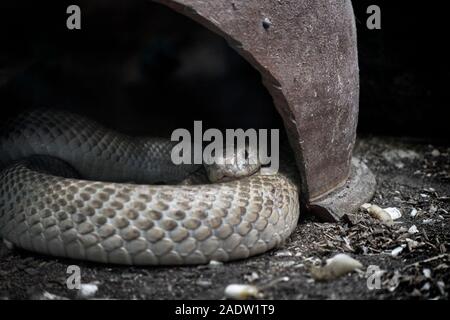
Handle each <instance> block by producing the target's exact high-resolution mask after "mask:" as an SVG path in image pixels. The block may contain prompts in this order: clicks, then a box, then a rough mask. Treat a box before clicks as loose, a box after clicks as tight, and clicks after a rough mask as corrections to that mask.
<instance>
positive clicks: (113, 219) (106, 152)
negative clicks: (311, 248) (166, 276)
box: [0, 109, 300, 266]
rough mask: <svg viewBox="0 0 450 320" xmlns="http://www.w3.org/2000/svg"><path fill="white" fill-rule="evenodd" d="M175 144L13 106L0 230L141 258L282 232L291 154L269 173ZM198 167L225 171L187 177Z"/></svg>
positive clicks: (286, 223)
mask: <svg viewBox="0 0 450 320" xmlns="http://www.w3.org/2000/svg"><path fill="white" fill-rule="evenodd" d="M173 146H174V142H172V141H170V139H166V138H157V137H135V136H130V135H126V134H124V133H120V132H117V131H114V130H112V129H110V128H108V127H107V126H104V125H102V124H100V123H99V122H96V121H94V120H92V119H89V118H87V117H84V116H82V115H79V114H76V113H72V112H69V111H62V110H47V109H44V110H42V109H35V110H31V111H26V112H22V113H20V114H19V115H17V116H15V117H12V118H11V119H9V120H8V121H6V122H5V124H4V125H3V126H2V127H1V129H0V170H1V171H0V238H3V240H4V241H7V242H9V243H11V244H12V245H13V246H15V247H18V248H21V249H24V250H26V251H31V252H35V253H37V254H42V255H49V256H53V257H60V258H69V259H76V260H83V261H91V262H97V263H107V264H119V265H144V266H145V265H150V266H151V265H198V264H207V263H209V262H211V261H212V260H215V261H221V262H226V261H231V260H240V259H245V258H247V257H250V256H255V255H258V254H262V253H264V252H267V251H269V250H271V249H273V248H276V247H279V246H280V245H281V244H283V243H284V242H285V240H286V239H287V238H288V237H289V236H290V235H291V234H292V232H293V231H294V229H295V227H296V225H297V222H298V219H299V214H300V206H299V183H298V181H299V179H298V177H297V170H296V169H295V163H293V162H292V160H291V159H290V158H289V157H287V158H286V159H287V160H283V159H280V169H279V170H278V172H276V173H273V174H262V173H261V170H260V169H257V170H255V169H254V168H252V170H251V172H248V173H247V172H244V174H243V173H242V170H243V169H242V168H243V166H237V169H238V172H237V171H236V167H233V170H228V171H227V170H224V169H223V168H222V172H220V168H217V166H216V167H214V166H212V167H209V168H207V169H208V170H204V169H205V168H204V166H199V165H189V164H183V165H175V164H174V163H173V161H171V150H172V149H173ZM294 162H295V161H294ZM244 167H245V166H244ZM244 169H245V168H244ZM202 170H203V174H201V173H199V172H201V171H202ZM217 170H219V172H218V171H217ZM239 170H240V171H239ZM204 172H206V177H208V172H209V173H211V174H210V176H213V177H216V178H217V177H219V178H220V177H224V176H227V177H226V178H227V179H223V180H217V179H216V181H209V180H208V179H206V180H202V179H198V181H195V180H196V179H191V178H192V177H195V176H204ZM230 172H231V173H230Z"/></svg>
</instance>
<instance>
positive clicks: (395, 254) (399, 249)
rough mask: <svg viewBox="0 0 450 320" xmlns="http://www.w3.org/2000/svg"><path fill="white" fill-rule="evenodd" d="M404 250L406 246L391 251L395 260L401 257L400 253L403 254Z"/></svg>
mask: <svg viewBox="0 0 450 320" xmlns="http://www.w3.org/2000/svg"><path fill="white" fill-rule="evenodd" d="M404 248H405V246H400V247H397V248H395V249H393V250H392V251H391V256H393V257H394V258H395V257H398V256H399V255H400V253H402V251H403V249H404Z"/></svg>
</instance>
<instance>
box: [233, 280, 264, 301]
mask: <svg viewBox="0 0 450 320" xmlns="http://www.w3.org/2000/svg"><path fill="white" fill-rule="evenodd" d="M225 297H227V298H228V299H234V300H245V299H248V298H262V293H261V292H260V291H259V289H258V288H257V287H255V286H251V285H247V284H230V285H228V286H227V287H226V288H225Z"/></svg>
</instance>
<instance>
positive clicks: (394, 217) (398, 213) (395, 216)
mask: <svg viewBox="0 0 450 320" xmlns="http://www.w3.org/2000/svg"><path fill="white" fill-rule="evenodd" d="M383 210H384V211H386V212H387V213H388V214H389V215H390V216H391V218H392V220H394V221H395V220H397V219H400V218H401V217H402V213H401V211H400V210H399V209H397V208H386V209H383Z"/></svg>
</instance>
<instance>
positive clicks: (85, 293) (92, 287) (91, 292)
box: [78, 283, 98, 299]
mask: <svg viewBox="0 0 450 320" xmlns="http://www.w3.org/2000/svg"><path fill="white" fill-rule="evenodd" d="M97 291H98V286H97V285H96V284H94V283H83V284H81V285H80V291H78V296H79V297H80V298H83V299H89V298H92V297H93V296H95V294H96V293H97Z"/></svg>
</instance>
